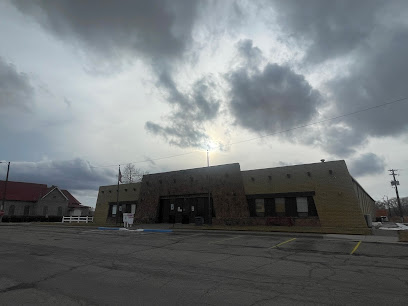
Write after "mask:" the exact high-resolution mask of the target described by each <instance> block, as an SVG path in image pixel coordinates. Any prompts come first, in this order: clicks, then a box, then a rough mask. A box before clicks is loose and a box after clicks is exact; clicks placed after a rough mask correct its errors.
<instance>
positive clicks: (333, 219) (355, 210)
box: [242, 161, 367, 228]
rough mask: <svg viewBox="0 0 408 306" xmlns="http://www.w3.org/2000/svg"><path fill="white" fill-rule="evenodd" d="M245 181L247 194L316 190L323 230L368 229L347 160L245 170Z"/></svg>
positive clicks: (243, 176) (243, 175) (243, 174)
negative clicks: (330, 228) (331, 228)
mask: <svg viewBox="0 0 408 306" xmlns="http://www.w3.org/2000/svg"><path fill="white" fill-rule="evenodd" d="M330 170H331V173H330ZM308 172H309V173H310V176H309V175H308ZM242 180H243V182H244V188H245V193H246V194H247V195H253V194H265V193H290V192H307V191H314V192H315V196H314V200H315V204H316V209H317V212H318V215H319V218H320V223H321V226H323V227H350V228H366V227H367V225H366V222H365V220H364V216H363V213H362V211H361V209H360V206H359V203H358V199H357V196H356V193H355V192H354V187H353V182H352V178H351V176H350V174H349V172H348V169H347V166H346V163H345V162H344V161H333V162H325V163H315V164H305V165H295V166H287V167H278V168H269V169H260V170H250V171H242Z"/></svg>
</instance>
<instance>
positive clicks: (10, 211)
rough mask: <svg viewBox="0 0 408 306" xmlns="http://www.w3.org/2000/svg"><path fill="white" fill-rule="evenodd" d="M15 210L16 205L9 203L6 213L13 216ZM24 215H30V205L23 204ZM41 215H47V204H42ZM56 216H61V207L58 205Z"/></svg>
mask: <svg viewBox="0 0 408 306" xmlns="http://www.w3.org/2000/svg"><path fill="white" fill-rule="evenodd" d="M15 210H16V207H15V206H14V205H10V207H9V210H8V215H9V216H14V214H15ZM23 215H24V216H29V215H30V205H25V206H24V214H23ZM42 215H43V216H47V215H48V206H44V207H43V214H42ZM57 215H58V216H62V207H61V206H60V207H58V212H57Z"/></svg>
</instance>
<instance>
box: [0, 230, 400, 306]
mask: <svg viewBox="0 0 408 306" xmlns="http://www.w3.org/2000/svg"><path fill="white" fill-rule="evenodd" d="M294 238H296V239H294ZM355 247H356V241H348V240H340V239H337V240H336V239H324V238H323V237H322V236H319V235H316V237H312V236H310V235H309V236H294V235H286V236H285V234H277V235H265V236H262V235H240V234H236V233H231V234H226V233H216V232H210V233H194V232H173V233H143V232H122V231H101V230H95V229H88V228H55V227H50V228H47V227H43V226H29V225H27V226H2V227H0V304H1V305H38V304H42V305H51V304H52V305H55V304H58V305H164V304H165V305H194V304H195V305H271V304H275V305H294V304H295V305H309V304H310V305H316V304H321V305H325V304H329V305H346V304H352V305H360V304H361V305H367V304H386V305H390V304H395V303H404V304H405V303H406V302H407V300H408V245H403V244H386V243H369V242H362V243H361V244H360V245H359V246H358V248H357V249H356V250H355V252H354V253H353V254H352V255H350V253H351V252H352V251H353V249H354V248H355Z"/></svg>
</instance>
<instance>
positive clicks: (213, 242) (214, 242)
mask: <svg viewBox="0 0 408 306" xmlns="http://www.w3.org/2000/svg"><path fill="white" fill-rule="evenodd" d="M239 237H242V236H235V237H232V238H227V239H221V240H217V241H211V242H209V243H208V244H216V243H219V242H224V241H227V240H232V239H236V238H239Z"/></svg>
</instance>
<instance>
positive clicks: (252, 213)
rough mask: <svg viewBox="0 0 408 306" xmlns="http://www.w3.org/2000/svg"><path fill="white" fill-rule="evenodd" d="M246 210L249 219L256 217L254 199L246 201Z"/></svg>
mask: <svg viewBox="0 0 408 306" xmlns="http://www.w3.org/2000/svg"><path fill="white" fill-rule="evenodd" d="M248 209H249V215H250V216H251V217H256V210H255V199H248Z"/></svg>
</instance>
